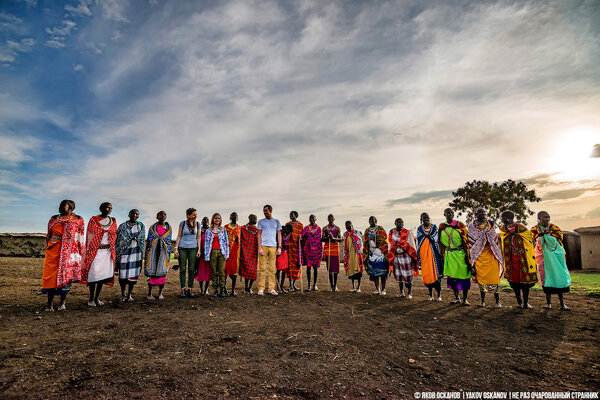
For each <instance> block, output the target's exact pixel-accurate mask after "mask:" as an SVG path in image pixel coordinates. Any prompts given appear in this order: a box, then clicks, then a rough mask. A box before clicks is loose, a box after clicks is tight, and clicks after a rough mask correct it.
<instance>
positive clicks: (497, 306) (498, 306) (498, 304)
mask: <svg viewBox="0 0 600 400" xmlns="http://www.w3.org/2000/svg"><path fill="white" fill-rule="evenodd" d="M494 308H502V304H500V303H496V305H495V306H494Z"/></svg>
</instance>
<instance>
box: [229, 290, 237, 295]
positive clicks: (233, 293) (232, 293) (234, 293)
mask: <svg viewBox="0 0 600 400" xmlns="http://www.w3.org/2000/svg"><path fill="white" fill-rule="evenodd" d="M229 295H230V296H231V297H237V293H236V292H234V291H233V290H232V291H231V293H229Z"/></svg>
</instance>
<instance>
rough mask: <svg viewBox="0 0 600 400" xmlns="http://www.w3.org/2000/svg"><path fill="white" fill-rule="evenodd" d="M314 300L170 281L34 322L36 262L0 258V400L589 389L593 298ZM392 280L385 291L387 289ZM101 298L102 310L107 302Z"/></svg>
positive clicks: (594, 363)
mask: <svg viewBox="0 0 600 400" xmlns="http://www.w3.org/2000/svg"><path fill="white" fill-rule="evenodd" d="M324 271H325V270H324V269H323V268H321V274H320V276H319V282H320V283H319V287H320V289H321V291H319V292H310V293H306V294H304V295H302V294H300V293H294V294H286V295H283V296H279V297H277V298H275V297H272V296H265V297H264V298H261V297H258V296H239V297H237V298H225V299H213V298H208V297H202V298H199V297H196V298H194V299H179V298H177V294H178V282H179V279H178V275H177V274H178V272H177V271H171V272H170V273H169V277H168V284H167V287H166V288H165V295H166V299H165V300H163V301H153V302H150V301H146V300H143V292H144V291H145V287H144V286H145V285H142V284H140V285H139V286H137V287H136V288H135V290H134V297H135V298H136V301H135V302H133V303H126V304H120V303H118V302H117V300H118V298H119V290H118V289H117V288H116V287H113V288H105V290H104V291H103V296H102V298H103V299H104V301H105V302H106V305H104V306H103V307H96V308H91V309H90V308H88V307H87V306H86V305H85V303H86V300H87V298H86V297H87V296H86V295H87V289H86V288H85V287H84V286H82V285H77V287H76V288H75V289H74V290H73V291H72V292H71V294H70V295H69V297H68V300H67V307H68V310H67V311H66V312H54V313H44V312H43V308H44V303H45V296H42V295H39V294H38V293H39V285H40V279H41V274H42V260H41V259H39V258H38V259H33V258H0V317H1V324H0V326H1V328H0V338H1V344H0V358H1V361H2V362H1V363H0V397H2V398H8V399H10V398H24V397H27V398H50V397H53V398H91V397H95V398H98V399H104V398H134V399H138V398H139V399H141V398H144V399H148V398H203V399H217V398H256V399H258V398H261V399H262V398H280V399H281V398H284V399H292V398H309V399H319V398H348V399H351V398H387V399H398V398H412V397H413V396H412V394H413V393H414V392H415V391H417V390H461V389H462V390H501V391H507V390H513V391H531V390H544V391H549V390H553V391H554V390H557V391H565V390H598V388H600V350H599V349H600V346H598V342H599V341H598V339H599V337H598V326H599V319H600V314H599V313H598V310H599V308H600V307H599V306H600V299H599V298H593V297H586V296H581V295H576V294H569V295H568V296H567V304H568V305H569V306H570V307H571V309H572V311H571V312H561V311H559V310H558V309H554V310H550V311H547V310H543V309H542V306H543V304H544V301H543V294H542V293H540V292H535V293H533V299H532V304H533V306H534V307H535V309H534V310H521V309H517V308H515V307H514V304H515V301H514V298H513V295H512V293H508V292H504V293H502V300H503V304H504V308H502V309H500V310H495V309H493V308H491V306H488V308H486V309H480V308H478V307H476V306H475V304H476V302H477V299H478V293H477V292H476V291H474V292H472V296H471V303H472V304H473V306H471V307H461V306H456V305H451V304H449V303H448V300H450V297H451V296H450V292H449V291H447V290H444V296H445V299H444V303H442V304H440V303H435V302H428V301H426V300H425V299H426V291H425V288H424V287H423V285H422V284H421V282H420V280H417V281H416V288H415V290H414V298H413V299H412V301H408V300H405V299H398V298H395V295H396V294H397V293H398V288H397V286H396V284H395V282H393V284H390V285H389V290H388V295H387V296H385V297H379V296H373V295H370V294H368V293H370V292H371V290H372V288H373V286H372V283H371V282H369V281H365V282H364V285H363V293H361V294H355V293H349V292H348V289H349V288H350V284H349V280H348V279H346V277H345V276H340V280H339V281H340V282H339V283H340V284H339V287H340V292H338V293H330V292H328V291H326V288H327V287H328V284H327V282H326V274H325V273H323V272H324ZM389 282H390V283H392V281H389ZM109 301H111V302H109Z"/></svg>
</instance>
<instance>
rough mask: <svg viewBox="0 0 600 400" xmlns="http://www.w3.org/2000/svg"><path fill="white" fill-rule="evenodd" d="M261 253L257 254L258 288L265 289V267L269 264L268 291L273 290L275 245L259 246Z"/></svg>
mask: <svg viewBox="0 0 600 400" xmlns="http://www.w3.org/2000/svg"><path fill="white" fill-rule="evenodd" d="M261 247H262V251H263V255H262V256H260V255H259V256H258V290H265V278H266V276H265V269H266V268H267V263H268V264H269V266H268V268H269V289H268V290H269V291H271V290H275V270H276V268H277V267H276V266H275V260H276V258H277V247H273V246H261Z"/></svg>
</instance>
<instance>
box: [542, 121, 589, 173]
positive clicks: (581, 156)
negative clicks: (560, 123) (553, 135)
mask: <svg viewBox="0 0 600 400" xmlns="http://www.w3.org/2000/svg"><path fill="white" fill-rule="evenodd" d="M599 143H600V128H597V127H594V126H577V127H573V128H571V129H568V130H567V131H565V132H564V133H563V134H562V135H561V136H560V137H559V138H558V140H557V141H556V147H555V150H554V154H553V156H552V157H551V159H552V160H551V161H552V164H553V166H552V167H553V168H554V169H555V170H557V171H558V172H559V177H560V178H562V179H565V180H582V179H592V178H600V158H598V157H592V154H593V151H594V145H596V144H599Z"/></svg>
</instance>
